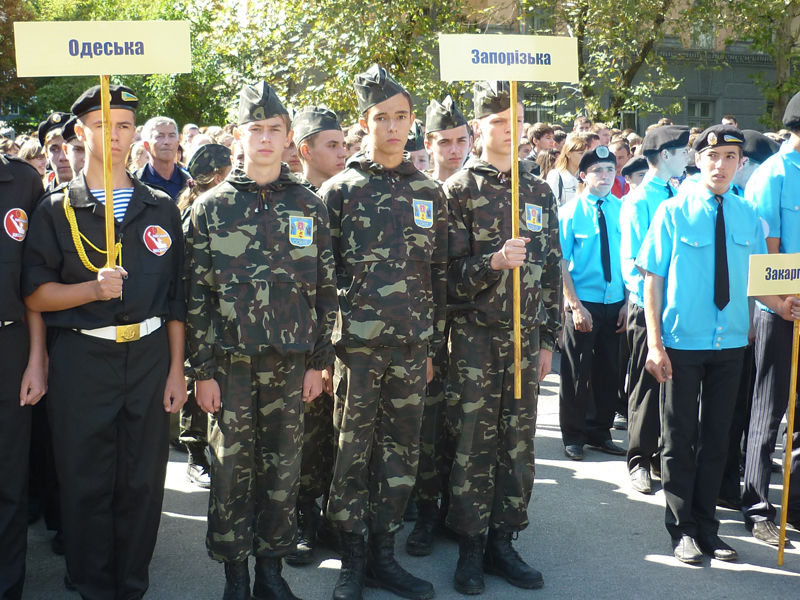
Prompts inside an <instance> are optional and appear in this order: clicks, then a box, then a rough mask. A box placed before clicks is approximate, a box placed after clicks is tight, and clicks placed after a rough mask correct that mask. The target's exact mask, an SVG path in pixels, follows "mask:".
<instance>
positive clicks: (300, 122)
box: [292, 106, 342, 144]
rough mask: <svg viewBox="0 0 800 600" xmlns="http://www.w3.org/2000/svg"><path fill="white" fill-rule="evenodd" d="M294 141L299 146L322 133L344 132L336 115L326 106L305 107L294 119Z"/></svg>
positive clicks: (295, 114)
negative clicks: (310, 137)
mask: <svg viewBox="0 0 800 600" xmlns="http://www.w3.org/2000/svg"><path fill="white" fill-rule="evenodd" d="M292 129H293V130H294V141H295V142H297V143H298V144H299V143H300V142H302V141H303V140H304V139H306V138H307V137H309V136H311V135H314V134H315V133H319V132H320V131H328V130H339V131H341V130H342V127H341V125H339V119H338V118H337V116H336V113H335V112H333V111H332V110H330V109H328V108H325V107H324V106H305V107H303V108H301V109H300V110H298V111H297V112H296V113H294V117H293V118H292Z"/></svg>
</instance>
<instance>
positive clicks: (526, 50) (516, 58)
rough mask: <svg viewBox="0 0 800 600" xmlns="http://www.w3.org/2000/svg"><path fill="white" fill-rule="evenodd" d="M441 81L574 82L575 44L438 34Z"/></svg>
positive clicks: (543, 39) (566, 40)
mask: <svg viewBox="0 0 800 600" xmlns="http://www.w3.org/2000/svg"><path fill="white" fill-rule="evenodd" d="M439 68H440V70H441V79H443V80H445V81H476V80H481V79H485V80H501V81H552V82H572V81H578V43H577V41H576V40H575V39H574V38H570V37H563V36H550V35H475V34H444V33H440V34H439Z"/></svg>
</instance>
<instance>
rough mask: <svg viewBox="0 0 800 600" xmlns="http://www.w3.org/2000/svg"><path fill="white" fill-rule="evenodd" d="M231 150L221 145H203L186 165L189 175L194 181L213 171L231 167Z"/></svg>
mask: <svg viewBox="0 0 800 600" xmlns="http://www.w3.org/2000/svg"><path fill="white" fill-rule="evenodd" d="M231 164H232V163H231V150H230V148H228V147H227V146H223V145H222V144H204V145H202V146H200V147H199V148H198V149H197V151H196V152H195V153H194V154H193V155H192V158H191V160H190V161H189V164H188V165H186V168H187V170H188V171H189V174H190V175H191V176H192V177H194V178H195V179H196V178H198V177H200V176H202V175H210V174H211V173H213V172H214V170H215V169H219V168H221V167H230V166H231Z"/></svg>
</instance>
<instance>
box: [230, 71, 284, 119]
mask: <svg viewBox="0 0 800 600" xmlns="http://www.w3.org/2000/svg"><path fill="white" fill-rule="evenodd" d="M280 115H286V116H289V111H288V110H286V107H285V106H284V105H283V103H282V102H281V101H280V100H279V99H278V96H276V95H275V90H273V89H272V87H270V85H269V84H268V83H266V82H264V81H262V82H261V83H257V84H256V85H246V86H244V87H243V88H242V91H241V92H240V93H239V125H244V124H245V123H251V122H253V121H263V120H264V119H269V118H271V117H278V116H280Z"/></svg>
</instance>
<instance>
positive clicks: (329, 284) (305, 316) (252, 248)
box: [188, 83, 337, 600]
mask: <svg viewBox="0 0 800 600" xmlns="http://www.w3.org/2000/svg"><path fill="white" fill-rule="evenodd" d="M236 137H237V138H238V139H239V141H240V143H241V144H242V146H243V148H244V151H245V160H244V167H243V169H242V170H239V169H237V170H234V171H233V172H232V173H231V174H230V175H229V176H228V178H227V179H226V180H225V181H224V182H223V183H222V184H220V185H219V186H218V187H216V188H214V189H213V190H210V191H209V192H208V193H206V194H204V195H203V196H201V197H200V198H198V199H197V200H196V201H195V203H194V204H193V205H192V228H191V229H192V231H191V233H190V235H189V237H188V253H189V277H190V281H189V317H188V329H189V335H188V340H189V361H190V365H191V371H192V375H193V376H194V377H195V379H196V380H197V388H196V396H197V403H198V404H199V405H200V406H201V407H202V408H203V410H205V411H206V412H208V413H211V414H212V415H213V416H212V419H211V427H210V434H209V440H208V441H209V445H210V447H211V450H212V460H211V496H210V500H209V510H208V535H207V537H206V545H207V547H208V551H209V554H210V556H211V557H212V558H214V559H215V560H218V561H220V562H224V563H225V576H226V584H225V594H224V596H223V598H224V600H239V599H242V600H247V599H249V598H250V574H249V570H248V557H249V556H250V554H254V555H255V557H256V567H255V584H254V586H253V597H254V598H256V599H269V600H292V599H294V595H293V594H292V592H291V591H290V590H289V587H288V585H287V584H286V582H285V580H284V579H283V578H282V577H281V557H283V556H285V555H286V554H289V553H290V552H292V551H293V550H294V548H295V533H296V525H295V504H296V502H297V492H298V480H299V475H300V452H301V447H302V436H303V408H302V402H310V401H312V400H313V399H314V398H315V397H316V396H318V395H319V394H320V392H321V391H322V378H321V371H322V370H323V369H325V368H327V367H328V366H329V365H330V364H331V363H332V362H333V348H332V346H331V341H330V334H331V330H332V327H333V323H334V321H335V318H336V308H337V303H336V288H335V283H334V263H333V255H332V253H331V247H330V233H329V229H328V216H327V211H326V210H325V207H324V205H323V204H322V202H321V201H320V200H319V198H318V197H317V196H315V195H314V194H313V193H311V192H310V191H309V190H307V189H306V188H305V187H304V186H303V185H301V184H300V182H299V180H298V179H296V178H295V177H294V176H292V175H290V173H289V170H288V168H287V167H286V165H282V164H281V151H282V150H283V148H285V147H286V146H287V145H288V144H289V142H290V140H291V130H290V127H289V117H288V114H287V112H286V109H285V108H284V107H283V105H282V104H281V102H280V100H278V98H277V97H276V96H275V93H274V91H273V90H272V88H271V87H270V86H269V85H267V84H266V83H260V84H258V85H256V86H249V85H248V86H245V87H244V88H243V89H242V92H241V95H240V98H239V127H238V129H237V131H236Z"/></svg>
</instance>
